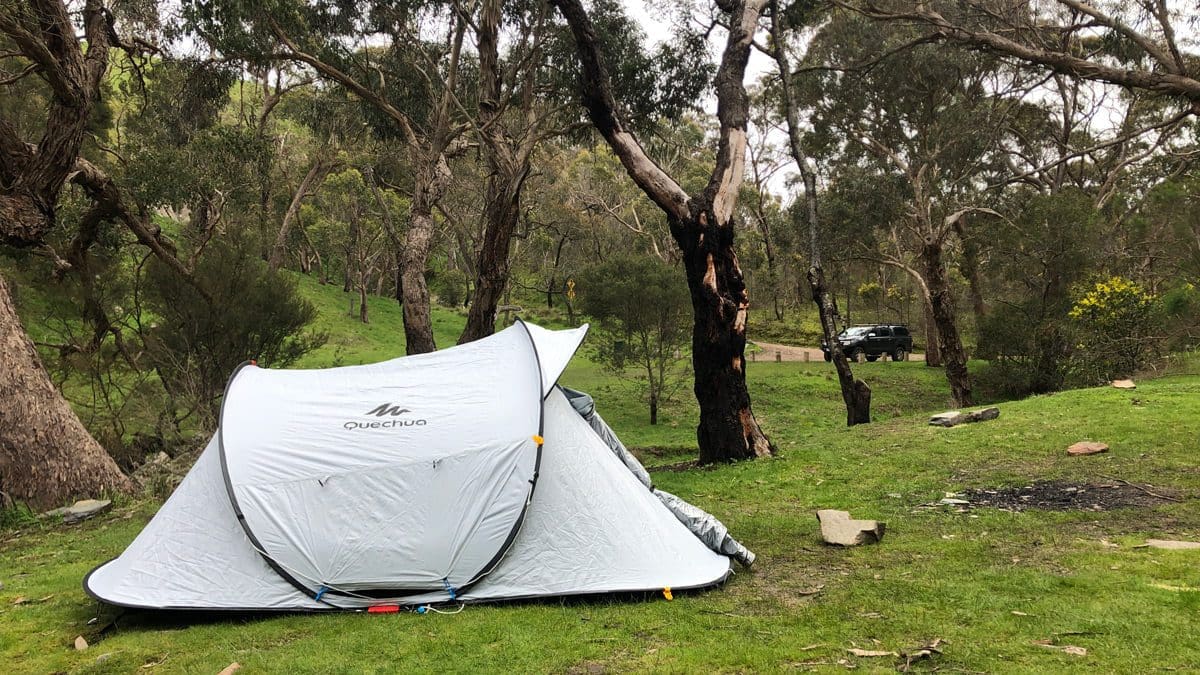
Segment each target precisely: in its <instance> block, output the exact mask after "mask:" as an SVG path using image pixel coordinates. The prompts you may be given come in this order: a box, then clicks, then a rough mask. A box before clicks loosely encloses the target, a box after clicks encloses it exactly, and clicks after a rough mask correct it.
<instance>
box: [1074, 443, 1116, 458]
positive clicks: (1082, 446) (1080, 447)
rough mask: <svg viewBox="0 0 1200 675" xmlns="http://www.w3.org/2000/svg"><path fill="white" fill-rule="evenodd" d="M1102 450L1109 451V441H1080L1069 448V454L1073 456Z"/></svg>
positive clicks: (1094, 453)
mask: <svg viewBox="0 0 1200 675" xmlns="http://www.w3.org/2000/svg"><path fill="white" fill-rule="evenodd" d="M1101 452H1108V444H1107V443H1097V442H1095V441H1079V442H1078V443H1074V444H1072V445H1071V447H1069V448H1067V454H1068V455H1071V456H1077V455H1096V454H1099V453H1101Z"/></svg>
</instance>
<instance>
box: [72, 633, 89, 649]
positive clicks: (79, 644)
mask: <svg viewBox="0 0 1200 675" xmlns="http://www.w3.org/2000/svg"><path fill="white" fill-rule="evenodd" d="M87 648H88V643H87V640H84V639H83V636H82V635H80V636H79V637H77V638H75V650H76V651H83V650H85V649H87Z"/></svg>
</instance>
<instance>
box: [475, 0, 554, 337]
mask: <svg viewBox="0 0 1200 675" xmlns="http://www.w3.org/2000/svg"><path fill="white" fill-rule="evenodd" d="M500 7H501V2H500V0H485V1H484V2H483V3H482V5H481V7H480V13H479V30H478V36H479V128H480V134H481V135H482V136H483V140H484V142H483V144H482V149H483V154H484V157H485V158H486V160H487V165H488V178H487V201H486V204H485V206H484V214H485V215H486V216H487V228H486V229H485V230H484V233H483V242H482V244H481V245H480V247H479V257H478V264H477V265H476V266H475V293H474V295H473V297H472V298H471V308H470V309H469V310H468V312H467V325H466V327H465V328H463V332H462V335H461V336H459V338H458V344H460V345H461V344H464V343H467V342H471V341H474V340H478V339H480V338H484V337H487V336H489V335H491V334H492V333H494V332H496V307H497V306H499V304H500V296H501V295H502V294H503V293H504V287H505V286H506V285H507V284H508V252H509V247H510V245H511V243H512V236H513V232H515V231H516V229H517V223H518V221H519V219H520V217H521V190H522V188H523V187H524V185H525V178H526V177H527V176H528V175H529V168H530V167H529V158H530V155H531V153H532V149H533V146H532V141H531V140H530V138H529V136H526V138H525V140H524V142H523V143H516V142H514V141H513V139H511V138H510V137H509V135H508V133H507V130H506V129H505V128H504V122H503V118H502V113H503V110H504V108H503V106H502V105H501V79H502V74H501V70H500V62H499V35H500V18H501V10H500ZM532 77H533V72H532V71H528V72H527V75H526V85H527V95H526V96H524V97H523V99H522V104H523V106H524V108H523V109H522V112H523V113H524V116H523V119H524V120H525V121H526V122H527V123H532V122H534V121H535V119H536V118H533V117H532V115H533V109H532V106H533V101H534V99H533V97H532V96H531V95H528V93H529V92H531V91H532V85H533V80H532ZM528 126H530V127H532V126H533V124H528ZM525 133H526V134H531V133H533V129H527V130H526V132H525Z"/></svg>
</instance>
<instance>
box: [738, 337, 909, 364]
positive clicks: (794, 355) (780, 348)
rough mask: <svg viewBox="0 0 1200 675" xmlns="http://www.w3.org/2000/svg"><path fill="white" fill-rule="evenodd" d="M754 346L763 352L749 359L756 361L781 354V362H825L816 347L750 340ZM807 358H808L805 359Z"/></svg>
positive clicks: (772, 358) (770, 359) (823, 355)
mask: <svg viewBox="0 0 1200 675" xmlns="http://www.w3.org/2000/svg"><path fill="white" fill-rule="evenodd" d="M750 342H752V343H753V344H756V345H758V346H759V347H761V348H762V351H761V352H759V353H757V354H754V355H753V356H750V357H747V358H751V359H753V360H755V361H774V360H775V355H776V354H777V353H778V354H779V360H780V361H824V360H825V354H824V353H823V352H822V351H821V350H820V349H818V348H816V347H796V346H794V345H777V344H774V343H772V342H760V341H758V340H750ZM806 356H807V358H805V357H806ZM921 358H924V355H923V354H920V353H913V354H909V355H908V359H909V360H910V361H911V360H913V359H921Z"/></svg>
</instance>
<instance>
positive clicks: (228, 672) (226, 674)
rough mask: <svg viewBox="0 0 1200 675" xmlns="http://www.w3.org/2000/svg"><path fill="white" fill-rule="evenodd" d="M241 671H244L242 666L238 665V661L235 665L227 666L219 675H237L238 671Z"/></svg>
mask: <svg viewBox="0 0 1200 675" xmlns="http://www.w3.org/2000/svg"><path fill="white" fill-rule="evenodd" d="M241 669H242V664H240V663H238V662H237V661H234V662H233V663H231V664H229V665H227V666H225V668H224V669H223V670H221V672H219V673H217V675H233V674H234V673H236V672H237V671H239V670H241Z"/></svg>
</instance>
